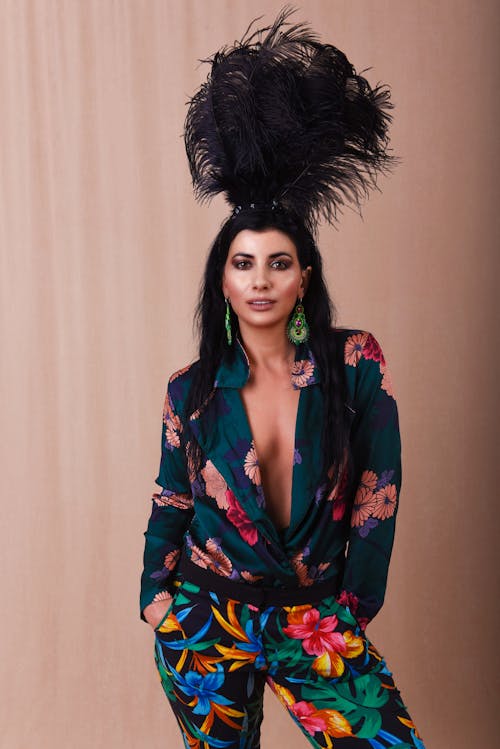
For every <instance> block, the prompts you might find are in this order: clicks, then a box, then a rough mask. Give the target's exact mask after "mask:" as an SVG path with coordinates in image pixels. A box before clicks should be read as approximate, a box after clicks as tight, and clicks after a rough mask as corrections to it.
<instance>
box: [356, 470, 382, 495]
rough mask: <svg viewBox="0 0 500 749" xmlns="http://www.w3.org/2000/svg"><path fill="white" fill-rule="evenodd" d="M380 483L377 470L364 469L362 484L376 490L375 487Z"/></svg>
mask: <svg viewBox="0 0 500 749" xmlns="http://www.w3.org/2000/svg"><path fill="white" fill-rule="evenodd" d="M377 483H378V476H377V474H376V473H375V471H363V473H362V474H361V479H360V484H361V485H362V486H364V487H366V488H367V489H370V491H372V492H373V491H375V487H376V486H377Z"/></svg>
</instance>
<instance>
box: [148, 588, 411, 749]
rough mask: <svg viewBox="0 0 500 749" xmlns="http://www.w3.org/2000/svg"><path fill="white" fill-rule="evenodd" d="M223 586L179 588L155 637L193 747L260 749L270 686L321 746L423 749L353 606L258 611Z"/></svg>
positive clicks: (329, 603)
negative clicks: (224, 591) (229, 594)
mask: <svg viewBox="0 0 500 749" xmlns="http://www.w3.org/2000/svg"><path fill="white" fill-rule="evenodd" d="M219 580H221V578H219ZM224 584H226V581H224ZM227 586H228V588H229V589H231V582H230V581H227ZM218 587H219V591H218V592H215V591H214V590H207V589H206V588H205V587H200V585H198V584H196V583H194V582H191V581H190V580H184V581H183V582H182V583H180V584H179V583H178V587H177V590H176V592H175V594H174V597H173V600H172V603H171V605H170V608H169V609H168V611H167V612H166V614H165V616H164V617H163V619H162V620H161V622H160V623H159V624H158V625H157V627H156V628H155V651H154V654H155V662H156V666H157V669H158V672H159V675H160V679H161V684H162V686H163V689H164V691H165V694H166V696H167V697H168V699H169V701H170V704H171V706H172V709H173V711H174V714H175V716H176V718H177V721H178V724H179V726H180V729H181V732H182V736H183V739H184V745H185V747H189V749H208V747H219V748H223V747H234V748H235V749H258V748H259V747H260V725H261V722H262V717H263V695H264V686H265V684H266V683H267V684H268V685H269V686H270V688H271V689H272V691H273V692H274V694H275V695H276V696H277V698H278V699H279V701H280V702H281V703H282V704H283V705H284V707H285V708H286V709H287V710H288V712H289V714H290V716H291V718H292V719H293V720H294V721H295V723H296V724H297V725H298V726H299V728H300V729H301V731H302V732H303V734H304V736H305V738H306V739H307V740H308V741H309V743H310V744H311V745H312V746H314V747H321V749H326V748H327V747H339V749H340V748H341V749H351V748H352V749H365V748H366V749H368V748H369V747H371V748H372V749H388V748H389V747H390V748H391V749H410V748H413V749H425V748H424V744H423V742H422V739H421V738H420V736H419V734H418V731H417V729H416V726H415V725H414V723H413V721H412V720H411V718H410V716H409V714H408V712H407V710H406V706H405V705H404V703H403V701H402V698H401V695H400V692H399V690H398V689H397V687H396V686H395V684H394V680H393V677H392V674H391V672H390V671H389V669H388V667H387V664H386V662H385V660H384V658H383V657H382V655H381V654H380V653H379V652H378V651H377V649H376V648H375V646H374V645H373V643H371V642H370V640H369V639H368V638H367V636H366V635H365V633H364V632H363V631H362V630H361V629H360V627H359V625H358V623H357V621H356V619H355V618H354V616H353V615H352V614H351V612H350V610H349V608H348V607H347V606H343V605H341V604H339V603H338V602H337V601H336V600H335V597H334V596H330V597H327V598H324V599H322V600H320V601H314V600H313V601H310V602H308V603H301V604H298V605H291V606H283V605H278V606H276V605H272V602H271V603H269V602H266V603H264V605H261V606H255V605H253V604H251V603H245V602H242V601H239V600H236V599H235V598H231V597H227V596H226V595H223V594H221V592H220V585H219V586H218Z"/></svg>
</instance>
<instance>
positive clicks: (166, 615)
mask: <svg viewBox="0 0 500 749" xmlns="http://www.w3.org/2000/svg"><path fill="white" fill-rule="evenodd" d="M181 588H182V583H181V584H180V585H179V586H178V588H177V590H176V591H175V592H174V595H173V596H172V598H171V600H170V605H169V607H168V609H167V610H166V612H165V614H164V615H163V616H162V618H161V619H160V621H159V622H158V624H157V625H156V627H154V629H153V632H158V631H159V630H160V628H161V627H162V626H163V625H164V624H165V622H166V621H167V619H168V617H169V616H170V614H171V613H172V609H173V607H174V603H175V599H176V598H177V596H178V595H179V592H180V590H181Z"/></svg>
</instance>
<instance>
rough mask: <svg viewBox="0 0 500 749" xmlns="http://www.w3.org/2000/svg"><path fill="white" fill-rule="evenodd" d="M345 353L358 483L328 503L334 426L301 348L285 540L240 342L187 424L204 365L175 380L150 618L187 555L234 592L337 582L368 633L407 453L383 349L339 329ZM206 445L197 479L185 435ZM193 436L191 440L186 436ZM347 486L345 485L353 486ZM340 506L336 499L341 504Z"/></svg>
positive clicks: (151, 560) (149, 556) (147, 566)
mask: <svg viewBox="0 0 500 749" xmlns="http://www.w3.org/2000/svg"><path fill="white" fill-rule="evenodd" d="M334 335H335V336H336V337H337V344H338V346H339V347H340V351H342V350H343V351H344V367H345V373H346V378H347V383H348V389H349V396H350V400H349V403H346V407H347V408H349V410H350V412H351V413H352V425H351V451H352V455H353V459H354V460H353V465H354V469H353V470H354V476H353V482H352V484H351V487H352V488H351V490H350V491H349V494H347V492H345V490H344V487H345V484H346V481H345V480H343V478H342V477H341V478H340V479H339V482H338V484H337V487H336V491H334V492H332V493H330V496H327V495H326V491H325V481H326V476H325V475H324V474H323V473H322V467H321V432H322V419H323V415H324V409H323V394H322V392H321V378H320V372H319V369H318V367H317V366H316V363H315V361H314V357H313V355H312V352H311V350H310V348H309V346H308V345H307V343H302V344H300V345H299V346H297V348H296V353H295V365H294V368H293V372H292V375H291V379H292V385H293V387H295V388H299V389H300V391H301V392H300V397H299V407H298V414H297V423H296V432H295V452H294V465H293V484H292V508H291V519H290V525H289V527H288V528H287V529H285V530H284V531H279V530H278V529H277V528H276V527H275V526H274V524H273V522H272V520H271V518H270V516H269V515H268V514H267V512H266V507H265V497H264V493H263V488H262V485H261V483H260V474H259V470H258V464H257V463H256V456H255V450H254V446H253V441H252V434H251V430H250V426H249V423H248V419H247V416H246V413H245V409H244V405H243V401H242V398H241V394H240V388H242V387H243V385H244V384H245V382H246V381H247V379H248V376H249V363H248V358H247V356H246V353H245V350H244V348H243V346H242V344H241V342H240V341H239V339H236V340H235V342H234V343H233V346H232V349H231V353H230V354H228V355H227V357H226V359H225V360H224V361H223V362H222V364H221V366H220V367H219V369H218V371H217V373H216V377H215V381H214V388H213V391H212V393H211V395H210V396H209V398H208V399H207V401H206V403H205V404H204V406H203V407H202V408H201V409H200V410H199V411H198V412H196V413H194V414H185V413H184V410H185V409H184V404H185V402H186V397H187V394H188V391H189V386H190V382H191V380H192V376H193V372H194V371H195V370H194V368H195V367H196V366H197V364H198V363H197V362H194V363H193V364H190V365H188V366H187V367H184V368H183V369H181V370H179V371H178V372H175V373H174V374H173V375H172V376H171V377H170V379H169V382H168V387H167V393H166V397H165V405H164V410H163V425H162V451H161V461H160V470H159V475H158V477H157V478H156V483H157V484H158V485H159V486H160V487H161V489H162V491H161V492H158V493H155V494H154V495H153V507H152V512H151V516H150V518H149V522H148V527H147V530H146V532H145V534H144V535H145V539H146V541H145V548H144V569H143V573H142V578H141V592H140V612H141V614H140V615H141V618H142V619H144V614H143V609H144V608H145V606H147V605H148V604H149V603H151V602H152V601H154V600H161V599H162V598H163V597H166V596H167V594H170V593H172V591H173V590H174V587H173V582H174V580H175V579H176V577H178V561H179V557H180V553H181V549H182V548H183V549H184V553H186V554H187V556H188V557H190V558H191V561H193V562H194V563H196V564H198V565H200V566H202V567H205V568H208V569H212V570H214V571H216V572H217V573H218V574H220V575H222V576H225V577H227V578H229V579H232V580H237V581H240V582H242V581H243V582H248V583H249V584H258V585H265V586H276V587H296V586H297V585H311V584H313V583H314V582H319V581H325V580H329V581H331V583H332V593H333V594H335V595H336V596H337V598H338V600H339V601H340V602H341V603H343V604H344V605H347V606H348V607H349V608H350V611H351V612H352V613H353V614H354V615H355V617H356V619H357V621H358V622H359V623H360V625H361V627H362V628H363V629H364V628H365V627H366V625H367V623H368V622H369V621H370V620H371V619H373V617H374V616H375V615H376V613H377V612H378V611H379V609H380V608H381V606H382V604H383V601H384V595H385V589H386V583H387V574H388V568H389V561H390V556H391V551H392V546H393V541H394V530H395V521H396V514H397V509H398V504H399V493H400V489H401V442H400V434H399V423H398V411H397V405H396V401H395V399H394V397H393V394H392V384H391V378H390V373H389V370H388V368H387V365H386V362H385V359H384V355H383V353H382V350H381V348H380V345H379V344H378V342H377V340H376V339H375V337H374V336H373V335H372V334H371V333H368V332H366V331H362V330H347V329H335V331H334ZM188 421H189V427H190V429H191V430H192V431H191V434H193V435H194V438H195V439H197V441H198V442H199V444H200V446H201V448H202V452H203V464H202V470H201V471H200V472H199V473H198V474H197V475H194V474H192V472H191V471H190V470H189V468H188V465H187V461H186V456H185V454H184V451H183V449H182V447H181V441H180V435H181V433H182V431H183V430H186V429H188ZM188 432H189V429H188ZM345 478H346V477H345V476H344V479H345ZM332 495H333V496H332Z"/></svg>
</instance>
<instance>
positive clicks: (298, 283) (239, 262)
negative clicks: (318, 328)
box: [222, 228, 311, 333]
mask: <svg viewBox="0 0 500 749" xmlns="http://www.w3.org/2000/svg"><path fill="white" fill-rule="evenodd" d="M310 273H311V266H308V267H307V268H306V269H302V268H301V267H300V263H299V259H298V256H297V248H296V247H295V244H294V242H293V241H292V240H291V239H290V237H289V236H288V235H287V234H285V233H284V232H282V231H280V230H279V229H271V228H270V229H265V230H263V231H258V232H257V231H253V230H251V229H244V230H243V231H240V232H239V233H238V234H237V235H236V236H235V238H234V239H233V241H232V242H231V245H230V247H229V252H228V255H227V260H226V263H225V266H224V273H223V277H222V292H223V294H224V296H225V297H227V298H229V300H230V303H231V307H232V308H233V311H234V312H235V314H236V315H237V316H238V319H239V324H240V329H241V330H242V333H244V330H245V327H247V326H249V327H251V328H254V327H258V328H261V327H278V328H281V327H282V328H283V331H284V330H285V328H286V324H287V322H288V318H289V316H290V313H291V311H292V310H293V308H294V306H295V304H296V303H297V298H298V297H303V296H304V294H305V292H306V289H307V284H308V281H309V276H310Z"/></svg>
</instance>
